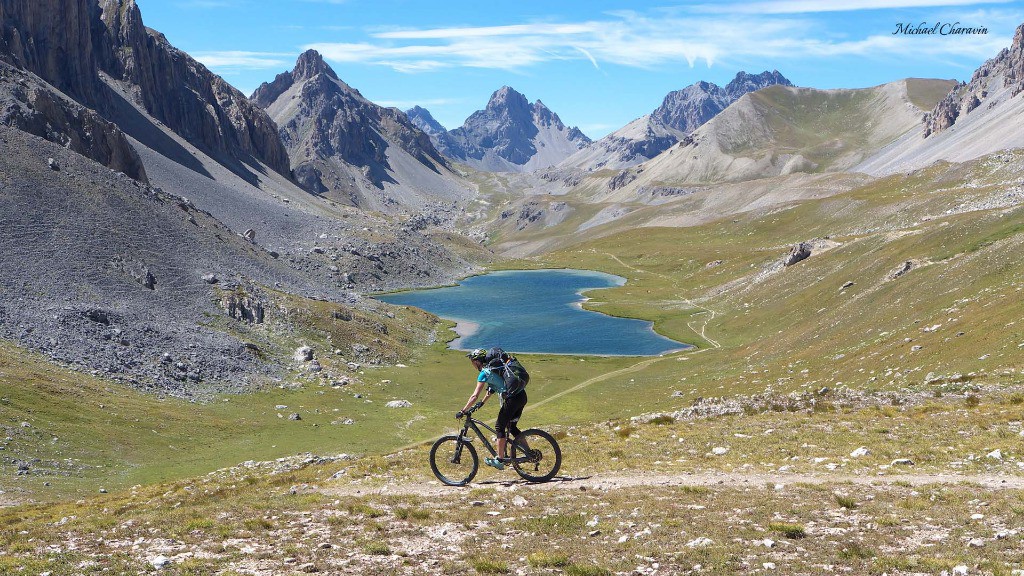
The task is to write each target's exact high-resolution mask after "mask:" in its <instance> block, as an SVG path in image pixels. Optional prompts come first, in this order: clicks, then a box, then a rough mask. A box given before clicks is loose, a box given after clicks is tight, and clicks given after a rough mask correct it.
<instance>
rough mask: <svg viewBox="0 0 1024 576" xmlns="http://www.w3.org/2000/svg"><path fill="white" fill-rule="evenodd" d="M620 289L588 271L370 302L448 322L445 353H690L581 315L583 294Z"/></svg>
mask: <svg viewBox="0 0 1024 576" xmlns="http://www.w3.org/2000/svg"><path fill="white" fill-rule="evenodd" d="M626 283H627V279H626V278H623V277H621V276H616V275H614V274H608V273H606V272H598V271H592V270H574V269H565V268H561V269H541V270H500V271H495V272H491V273H487V274H481V275H477V276H473V277H471V278H469V279H467V280H464V281H462V282H460V283H459V284H458V285H457V286H454V287H443V288H431V289H425V290H413V291H407V292H403V293H392V294H386V295H385V294H381V295H377V296H376V298H377V299H379V300H381V301H384V302H389V303H391V304H399V305H408V306H415V307H417V308H420V309H422V310H425V311H427V312H430V313H432V314H436V315H437V316H439V317H441V318H444V319H446V320H448V321H451V322H454V323H455V326H454V327H453V328H452V331H453V332H454V333H455V337H454V338H452V339H451V340H449V341H448V343H447V348H448V349H450V350H460V351H465V350H468V349H470V348H489V347H492V346H500V347H502V348H504V349H506V350H509V351H512V352H516V353H520V354H538V355H545V354H553V355H567V356H595V357H619V356H623V357H653V356H665V355H673V354H677V353H679V352H685V351H688V350H693V349H695V348H696V347H695V346H693V345H691V344H687V343H686V342H681V341H678V340H674V339H672V338H669V337H667V336H664V335H662V334H659V333H658V331H657V330H655V329H654V323H653V322H651V321H649V320H643V319H639V318H629V317H622V316H616V315H610V314H605V313H603V312H601V311H598V310H588V309H587V308H586V304H587V302H589V301H590V297H589V296H587V293H589V292H590V291H592V290H599V289H606V288H614V287H620V286H624V285H625V284H626Z"/></svg>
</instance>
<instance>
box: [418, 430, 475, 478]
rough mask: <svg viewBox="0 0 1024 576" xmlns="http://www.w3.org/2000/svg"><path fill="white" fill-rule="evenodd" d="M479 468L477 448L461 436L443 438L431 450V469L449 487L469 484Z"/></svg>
mask: <svg viewBox="0 0 1024 576" xmlns="http://www.w3.org/2000/svg"><path fill="white" fill-rule="evenodd" d="M479 467H480V458H479V457H477V455H476V448H474V447H473V445H472V444H470V443H469V442H468V441H466V440H461V439H460V438H459V436H442V437H441V438H439V439H438V440H437V442H434V445H433V446H431V448H430V469H431V470H433V471H434V476H437V479H438V480H440V481H441V482H444V483H445V484H447V485H449V486H465V485H466V484H469V482H470V480H472V479H473V476H476V471H477V469H478V468H479Z"/></svg>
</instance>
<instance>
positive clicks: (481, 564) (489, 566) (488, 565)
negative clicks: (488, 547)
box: [471, 558, 511, 574]
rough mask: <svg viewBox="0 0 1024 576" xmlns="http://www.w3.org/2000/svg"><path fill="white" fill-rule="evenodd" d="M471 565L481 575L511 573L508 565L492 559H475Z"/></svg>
mask: <svg viewBox="0 0 1024 576" xmlns="http://www.w3.org/2000/svg"><path fill="white" fill-rule="evenodd" d="M471 563H472V564H473V569H474V570H476V571H477V572H478V573H480V574H508V573H509V572H511V570H509V568H508V564H505V563H504V562H500V561H498V560H491V559H490V558H474V559H473V560H472V562H471Z"/></svg>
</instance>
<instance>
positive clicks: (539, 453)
mask: <svg viewBox="0 0 1024 576" xmlns="http://www.w3.org/2000/svg"><path fill="white" fill-rule="evenodd" d="M480 406H481V404H480V403H479V402H478V403H477V404H476V405H474V406H473V407H472V408H470V409H469V411H467V412H466V416H465V419H464V420H465V422H464V423H463V425H462V431H461V432H460V433H459V434H449V435H446V436H442V437H441V438H439V439H438V440H437V442H434V445H433V446H431V448H430V469H431V470H433V471H434V476H437V479H438V480H440V481H441V482H444V483H445V484H447V485H449V486H465V485H466V484H469V482H470V481H471V480H473V477H474V476H476V472H477V470H478V469H479V468H480V457H479V456H477V453H476V448H475V447H474V446H473V438H472V437H471V436H470V435H469V431H470V429H472V430H473V432H475V433H476V437H477V438H479V439H480V443H481V444H482V445H483V446H484V447H485V448H487V451H488V452H490V453H491V456H493V457H497V456H498V452H497V451H496V450H495V449H494V447H493V446H491V443H490V442H489V441H488V440H487V435H485V434H484V433H483V430H481V429H480V428H481V426H482V427H483V428H484V429H486V430H487V431H489V432H490V433H491V434H497V432H496V431H495V430H494V428H491V427H490V426H488V425H487V424H484V423H483V422H481V421H479V420H477V419H475V418H473V417H472V416H471V415H472V414H473V412H476V411H477V410H478V409H479V408H480ZM509 447H510V449H511V456H512V457H511V459H510V460H509V461H508V462H507V463H508V464H511V465H512V468H513V469H514V470H515V471H516V474H519V475H520V476H522V477H523V479H524V480H527V481H529V482H547V481H548V480H551V479H552V478H554V477H555V474H557V473H558V469H559V468H560V467H561V466H562V450H561V448H559V447H558V442H556V441H555V439H554V437H552V436H551V434H548V433H547V432H545V431H543V430H537V429H534V428H531V429H529V430H523V431H522V432H520V434H519V435H518V436H516V437H515V438H514V439H513V440H512V441H511V442H509Z"/></svg>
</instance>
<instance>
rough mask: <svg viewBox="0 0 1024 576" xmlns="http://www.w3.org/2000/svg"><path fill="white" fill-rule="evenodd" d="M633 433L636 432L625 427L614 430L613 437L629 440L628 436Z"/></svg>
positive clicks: (628, 426)
mask: <svg viewBox="0 0 1024 576" xmlns="http://www.w3.org/2000/svg"><path fill="white" fill-rule="evenodd" d="M633 432H636V428H634V427H633V426H630V425H626V426H622V427H621V428H619V429H618V430H616V431H615V435H616V436H618V437H619V438H629V435H630V434H632V433H633Z"/></svg>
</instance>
